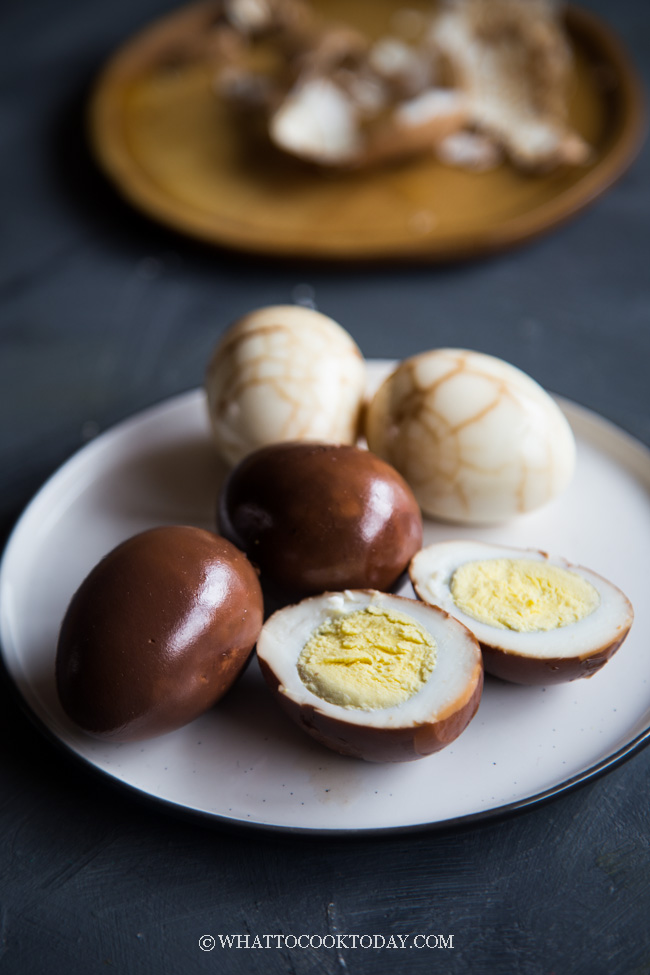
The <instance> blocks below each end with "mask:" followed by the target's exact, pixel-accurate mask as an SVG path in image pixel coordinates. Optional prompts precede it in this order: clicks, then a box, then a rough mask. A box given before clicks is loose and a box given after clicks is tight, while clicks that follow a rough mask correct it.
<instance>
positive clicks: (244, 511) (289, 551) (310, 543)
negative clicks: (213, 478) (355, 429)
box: [218, 442, 422, 597]
mask: <svg viewBox="0 0 650 975" xmlns="http://www.w3.org/2000/svg"><path fill="white" fill-rule="evenodd" d="M218 523H219V530H220V531H221V533H222V534H223V535H225V536H226V538H229V539H230V540H231V541H232V542H233V543H234V544H235V545H237V546H238V547H239V548H241V549H242V550H243V551H244V552H246V554H247V555H248V557H249V558H250V560H251V561H252V562H253V563H254V564H255V565H257V566H258V567H259V569H260V571H261V577H262V583H263V584H264V585H265V586H269V587H270V588H271V589H272V590H274V591H276V592H281V593H285V594H287V595H290V596H295V597H300V596H307V595H313V594H316V593H320V592H324V591H325V590H342V589H355V588H356V589H358V588H372V589H379V590H386V589H389V588H390V587H391V586H392V585H393V584H394V583H395V582H396V580H397V579H398V578H399V577H400V575H401V574H402V573H403V572H404V570H405V568H406V566H407V565H408V562H409V560H410V558H411V557H412V556H413V554H414V553H415V552H417V551H418V549H419V548H420V546H421V545H422V517H421V514H420V509H419V507H418V504H417V502H416V500H415V497H414V495H413V492H412V491H411V489H410V488H409V487H408V485H407V484H406V482H405V481H404V479H403V478H402V477H401V475H400V474H398V473H397V471H395V470H394V469H393V468H392V467H391V466H390V465H389V464H387V463H386V462H385V461H383V460H381V459H380V458H379V457H377V456H375V455H374V454H372V453H370V452H369V451H367V450H363V449H361V448H359V447H354V446H348V445H332V444H323V443H295V442H293V443H281V444H276V445H273V446H269V447H263V448H262V449H260V450H258V451H255V453H253V454H250V455H249V456H248V457H246V458H244V460H243V461H241V462H240V464H239V465H238V466H237V467H236V468H235V469H234V470H233V471H232V472H231V474H230V476H229V478H228V479H227V481H226V483H225V484H224V487H223V489H222V492H221V495H220V499H219V512H218Z"/></svg>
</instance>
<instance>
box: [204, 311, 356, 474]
mask: <svg viewBox="0 0 650 975" xmlns="http://www.w3.org/2000/svg"><path fill="white" fill-rule="evenodd" d="M365 382H366V367H365V361H364V359H363V356H362V355H361V352H360V351H359V349H358V347H357V345H356V344H355V342H354V340H353V339H352V337H351V336H350V335H349V334H348V333H347V332H346V331H345V329H343V328H342V327H341V326H340V325H339V324H338V323H337V322H335V321H334V320H333V319H331V318H328V317H327V316H326V315H323V314H321V313H320V312H317V311H314V310H313V309H311V308H305V307H302V306H299V305H276V306H269V307H266V308H259V309H258V310H257V311H253V312H250V314H248V315H245V316H244V317H243V318H241V319H239V320H238V321H237V322H235V323H234V324H233V325H232V326H231V327H230V328H229V329H228V331H227V332H226V333H225V335H224V336H223V338H222V339H221V341H220V342H219V344H218V345H217V347H216V349H215V351H214V354H213V356H212V359H211V361H210V363H209V365H208V369H207V374H206V379H205V390H206V394H207V400H208V410H209V415H210V422H211V425H212V433H213V437H214V441H215V443H216V446H217V450H218V452H219V455H220V456H221V457H222V458H223V460H225V461H226V462H227V463H228V464H231V465H234V464H237V463H238V462H239V461H240V460H241V459H242V458H243V457H245V456H246V455H247V454H249V453H251V452H252V451H253V450H257V449H258V448H259V447H265V446H267V445H268V444H272V443H279V442H282V441H289V440H319V441H326V442H328V443H354V442H355V441H356V439H357V435H358V431H359V418H360V414H361V408H362V405H363V400H364V394H365Z"/></svg>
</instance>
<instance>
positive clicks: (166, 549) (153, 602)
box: [56, 526, 263, 741]
mask: <svg viewBox="0 0 650 975" xmlns="http://www.w3.org/2000/svg"><path fill="white" fill-rule="evenodd" d="M262 617H263V607H262V595H261V589H260V585H259V582H258V579H257V575H256V573H255V570H254V569H253V567H252V566H251V564H250V562H249V561H248V560H247V559H246V557H245V556H244V555H243V554H242V553H241V552H240V551H239V550H238V549H237V548H235V546H234V545H232V544H231V543H230V542H229V541H227V540H226V539H224V538H220V537H219V536H218V535H215V534H213V533H212V532H208V531H204V530H202V529H199V528H193V527H187V526H168V527H161V528H154V529H152V530H150V531H145V532H142V533H141V534H138V535H135V536H134V537H133V538H130V539H128V540H127V541H125V542H123V543H122V544H121V545H118V547H117V548H115V549H113V551H112V552H110V553H109V554H108V555H107V556H106V557H105V558H103V559H102V561H101V562H99V563H98V564H97V565H96V566H95V568H94V569H93V570H92V571H91V572H90V574H89V575H88V576H87V577H86V579H85V580H84V582H83V583H82V584H81V586H80V587H79V589H78V590H77V592H76V593H75V595H74V596H73V598H72V601H71V603H70V605H69V607H68V610H67V612H66V614H65V617H64V620H63V623H62V626H61V631H60V635H59V642H58V648H57V658H56V681H57V688H58V692H59V698H60V701H61V704H62V706H63V709H64V710H65V712H66V713H67V715H68V716H69V717H70V718H71V719H72V721H74V722H75V724H77V725H78V726H79V727H81V728H82V729H83V730H84V731H86V732H88V733H89V734H92V735H96V736H99V737H107V738H111V739H113V740H116V741H130V740H137V739H140V738H148V737H152V736H154V735H160V734H164V733H166V732H168V731H172V730H174V729H176V728H179V727H181V726H182V725H184V724H187V723H188V722H190V721H192V720H193V719H194V718H195V717H197V716H198V715H200V714H201V713H203V712H204V711H205V710H207V709H208V708H209V707H211V705H213V704H214V703H215V702H216V701H218V700H219V698H220V697H222V695H223V694H225V692H226V691H227V690H228V689H229V688H230V686H231V685H232V684H233V682H234V681H235V679H236V677H237V676H238V674H239V673H240V672H241V670H242V669H243V667H244V666H245V664H246V662H247V660H248V657H249V654H250V652H251V650H252V649H253V646H254V645H255V641H256V640H257V637H258V634H259V631H260V628H261V625H262Z"/></svg>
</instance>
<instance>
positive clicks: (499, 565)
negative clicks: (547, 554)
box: [450, 559, 600, 633]
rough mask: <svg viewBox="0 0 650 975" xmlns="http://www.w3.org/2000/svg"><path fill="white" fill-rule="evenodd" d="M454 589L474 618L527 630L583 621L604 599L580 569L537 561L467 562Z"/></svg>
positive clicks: (457, 599)
mask: <svg viewBox="0 0 650 975" xmlns="http://www.w3.org/2000/svg"><path fill="white" fill-rule="evenodd" d="M450 589H451V594H452V597H453V600H454V602H455V603H456V605H457V606H458V608H459V609H462V611H463V612H464V613H467V615H468V616H471V617H472V619H475V620H478V621H480V622H481V623H488V624H489V625H490V626H497V627H500V628H501V629H508V630H518V631H519V632H521V633H531V632H535V631H539V630H555V629H557V628H558V627H560V626H568V625H569V624H571V623H577V622H578V620H581V619H584V618H585V617H586V616H589V614H590V613H593V611H594V610H595V609H596V607H597V606H598V604H599V602H600V596H599V594H598V590H597V589H596V588H595V587H594V586H592V584H591V583H590V582H588V581H587V580H586V579H584V578H583V577H582V576H581V575H578V573H577V572H571V571H569V570H568V569H561V568H559V567H558V566H555V565H548V564H547V563H545V562H536V561H534V560H533V559H487V560H485V561H483V562H467V563H465V565H461V566H460V568H458V569H456V571H455V572H454V574H453V576H452V579H451V585H450Z"/></svg>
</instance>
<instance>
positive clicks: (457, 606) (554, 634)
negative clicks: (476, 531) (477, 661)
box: [409, 540, 634, 684]
mask: <svg viewBox="0 0 650 975" xmlns="http://www.w3.org/2000/svg"><path fill="white" fill-rule="evenodd" d="M409 574H410V577H411V582H412V583H413V587H414V589H415V591H416V593H417V595H418V596H419V597H420V599H422V600H423V601H424V602H425V603H427V604H428V605H431V606H440V607H441V608H442V609H445V610H446V611H447V612H448V613H451V614H452V615H453V616H455V617H456V618H457V619H458V620H460V621H461V622H462V623H464V624H465V626H467V627H469V629H471V631H472V632H473V633H474V635H475V636H476V638H477V639H478V641H479V643H480V645H481V650H482V651H483V661H484V664H485V670H486V671H487V672H488V673H489V674H494V675H495V676H496V677H501V678H502V679H503V680H507V681H511V682H513V683H515V684H555V683H560V682H563V681H571V680H576V679H577V678H578V677H591V676H592V675H593V674H595V673H596V671H598V670H600V668H601V667H602V666H603V665H604V664H605V663H606V662H607V661H608V660H609V659H610V657H611V656H612V655H613V654H614V653H615V652H616V650H618V648H619V647H620V645H621V644H622V642H623V640H624V639H625V637H626V636H627V634H628V632H629V630H630V627H631V625H632V621H633V619H634V612H633V609H632V605H631V603H630V601H629V599H628V598H627V597H626V596H625V595H624V594H623V593H622V592H621V590H620V589H618V588H617V587H616V586H615V585H613V583H611V582H608V581H607V580H606V579H604V578H603V577H602V576H600V575H598V574H597V573H595V572H592V571H591V570H590V569H585V568H584V567H583V566H579V565H572V564H571V563H570V562H568V561H567V560H566V559H564V558H562V557H559V556H551V555H548V554H547V553H546V552H542V551H537V550H534V549H518V548H511V547H508V546H500V545H491V544H488V543H484V542H475V541H465V540H463V541H448V542H440V543H438V544H434V545H429V546H427V547H426V548H424V549H422V550H421V551H420V552H418V553H417V554H416V555H415V556H414V557H413V559H412V560H411V565H410V568H409Z"/></svg>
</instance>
